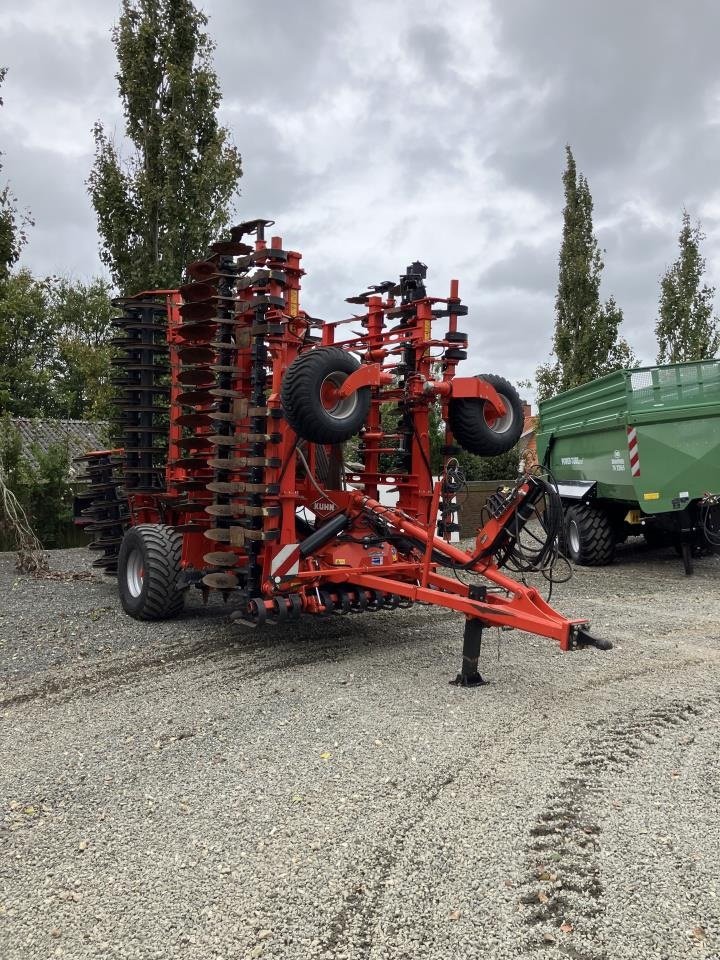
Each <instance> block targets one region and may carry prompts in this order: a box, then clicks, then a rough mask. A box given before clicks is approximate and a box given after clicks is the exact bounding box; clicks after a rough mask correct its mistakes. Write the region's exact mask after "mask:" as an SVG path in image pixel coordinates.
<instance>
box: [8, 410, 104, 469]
mask: <svg viewBox="0 0 720 960" xmlns="http://www.w3.org/2000/svg"><path fill="white" fill-rule="evenodd" d="M10 422H11V423H12V425H13V426H14V427H15V429H16V430H17V431H18V433H19V434H20V437H21V439H22V448H23V457H24V459H25V460H26V461H27V463H29V464H30V466H32V467H37V465H38V463H37V458H36V456H35V450H37V449H39V450H42V451H43V452H46V451H47V450H48V449H49V448H50V447H51V446H53V445H54V444H55V445H57V444H61V445H62V446H67V450H68V455H69V457H70V477H71V479H74V478H75V477H77V475H78V474H79V473H81V472H82V464H77V463H73V462H72V459H73V457H79V456H82V454H84V453H87V452H88V451H90V450H103V449H106V448H107V446H108V439H107V434H108V432H109V426H110V425H109V423H108V421H107V420H38V419H28V418H24V417H13V418H11V420H10Z"/></svg>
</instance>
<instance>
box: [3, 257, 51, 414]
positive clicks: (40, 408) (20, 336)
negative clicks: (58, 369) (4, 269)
mask: <svg viewBox="0 0 720 960" xmlns="http://www.w3.org/2000/svg"><path fill="white" fill-rule="evenodd" d="M51 286H52V283H51V281H49V280H42V281H39V280H36V279H35V278H34V277H33V276H32V274H31V273H30V271H29V270H18V271H17V272H16V273H13V274H10V275H9V276H8V277H7V278H6V279H5V281H4V282H3V283H2V284H0V412H5V411H7V412H8V413H10V414H12V415H13V416H17V417H36V416H43V415H47V414H51V413H52V411H53V391H52V385H53V379H54V364H55V359H56V355H57V351H56V329H55V325H54V318H53V315H52V311H51V309H50V298H51Z"/></svg>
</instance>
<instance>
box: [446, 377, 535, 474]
mask: <svg viewBox="0 0 720 960" xmlns="http://www.w3.org/2000/svg"><path fill="white" fill-rule="evenodd" d="M479 379H480V380H486V381H487V382H488V383H489V384H491V385H492V386H493V387H495V389H496V390H497V392H498V393H499V394H500V396H501V397H502V400H503V403H504V404H505V413H504V414H503V416H502V417H497V416H495V415H493V414H492V413H491V411H490V409H489V405H488V404H486V403H485V401H484V400H480V399H479V398H475V397H466V398H458V399H455V400H450V403H449V406H448V420H449V422H450V429H451V430H452V432H453V436H454V437H455V439H456V440H457V442H458V443H459V444H460V446H461V447H464V449H465V450H467V451H468V452H469V453H476V454H478V455H479V456H481V457H497V456H499V455H500V454H501V453H507V451H508V450H511V449H512V448H513V447H514V446H515V444H516V443H517V442H518V440H519V439H520V434H521V433H522V430H523V424H524V420H525V418H524V415H523V406H522V400H521V399H520V396H519V394H518V392H517V390H516V389H515V387H514V386H513V385H512V384H511V383H508V381H507V380H505V378H504V377H497V376H495V374H493V373H483V374H481V375H480V377H479Z"/></svg>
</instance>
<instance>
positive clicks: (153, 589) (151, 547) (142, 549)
mask: <svg viewBox="0 0 720 960" xmlns="http://www.w3.org/2000/svg"><path fill="white" fill-rule="evenodd" d="M181 554H182V536H181V534H179V533H178V532H177V531H176V530H173V528H172V527H168V526H165V525H164V524H160V523H142V524H139V525H138V526H136V527H130V529H129V530H128V531H127V533H126V534H125V536H124V537H123V541H122V544H121V545H120V554H119V556H118V589H119V592H120V603H121V604H122V608H123V610H124V611H125V613H128V614H130V616H131V617H134V618H135V619H136V620H168V619H170V618H171V617H176V616H177V615H178V614H179V613H180V611H181V610H182V608H183V603H184V601H185V594H184V593H183V591H182V590H180V589H179V588H178V582H179V579H180V557H181Z"/></svg>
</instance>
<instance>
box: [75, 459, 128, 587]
mask: <svg viewBox="0 0 720 960" xmlns="http://www.w3.org/2000/svg"><path fill="white" fill-rule="evenodd" d="M122 455H123V451H122V449H118V450H100V451H95V452H92V453H87V454H85V455H84V456H82V457H76V458H75V460H74V462H75V463H80V464H83V467H84V470H83V473H82V474H81V476H80V478H79V479H80V482H81V483H84V484H85V489H84V490H81V491H80V492H79V493H77V494H76V495H75V505H74V513H75V516H76V518H77V520H78V522H79V523H80V524H81V525H82V526H83V527H84V529H85V532H86V533H87V534H88V536H89V537H90V543H89V545H88V549H90V550H93V551H97V552H98V553H100V554H101V556H99V557H97V558H96V559H95V560H94V561H93V564H92V565H93V567H97V568H99V569H101V570H104V571H105V573H115V572H116V571H117V560H118V553H119V551H120V544H121V543H122V538H123V536H124V534H125V531H126V530H127V528H128V526H129V525H130V512H129V508H128V500H127V497H126V496H125V492H124V489H123V480H122V477H121V475H120V474H121V468H122V463H123V456H122Z"/></svg>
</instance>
